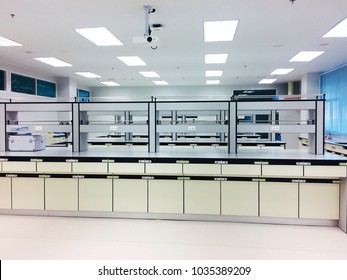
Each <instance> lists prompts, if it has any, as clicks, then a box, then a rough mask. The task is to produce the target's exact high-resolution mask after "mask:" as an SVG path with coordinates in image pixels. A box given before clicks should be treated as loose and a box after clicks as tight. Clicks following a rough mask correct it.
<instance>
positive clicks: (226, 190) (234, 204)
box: [221, 181, 258, 216]
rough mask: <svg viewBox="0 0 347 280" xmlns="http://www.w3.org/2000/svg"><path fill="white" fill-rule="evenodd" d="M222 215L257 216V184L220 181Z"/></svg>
mask: <svg viewBox="0 0 347 280" xmlns="http://www.w3.org/2000/svg"><path fill="white" fill-rule="evenodd" d="M221 184H222V186H221V196H222V201H221V203H222V207H221V208H222V215H236V216H237V215H238V216H258V182H251V181H249V182H246V181H222V182H221Z"/></svg>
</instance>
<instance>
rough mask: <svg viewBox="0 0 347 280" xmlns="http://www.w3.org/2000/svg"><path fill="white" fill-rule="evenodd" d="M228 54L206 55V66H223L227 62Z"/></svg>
mask: <svg viewBox="0 0 347 280" xmlns="http://www.w3.org/2000/svg"><path fill="white" fill-rule="evenodd" d="M227 58H228V54H205V63H206V64H223V63H225V62H226V61H227Z"/></svg>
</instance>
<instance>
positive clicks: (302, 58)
mask: <svg viewBox="0 0 347 280" xmlns="http://www.w3.org/2000/svg"><path fill="white" fill-rule="evenodd" d="M323 53H325V52H324V51H301V52H299V53H297V54H296V55H295V56H293V57H292V58H291V59H290V60H289V61H290V62H307V61H312V60H313V59H315V58H316V57H318V56H320V55H322V54H323Z"/></svg>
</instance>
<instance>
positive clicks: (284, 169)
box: [262, 165, 304, 177]
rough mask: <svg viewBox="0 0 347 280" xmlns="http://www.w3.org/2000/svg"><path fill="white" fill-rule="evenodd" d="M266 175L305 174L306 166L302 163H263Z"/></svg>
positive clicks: (300, 175)
mask: <svg viewBox="0 0 347 280" xmlns="http://www.w3.org/2000/svg"><path fill="white" fill-rule="evenodd" d="M262 169H263V171H262V175H264V176H289V177H292V176H295V177H302V176H304V167H303V166H300V165H263V166H262Z"/></svg>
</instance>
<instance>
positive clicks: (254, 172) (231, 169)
mask: <svg viewBox="0 0 347 280" xmlns="http://www.w3.org/2000/svg"><path fill="white" fill-rule="evenodd" d="M222 175H245V176H259V175H261V165H257V164H222Z"/></svg>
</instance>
